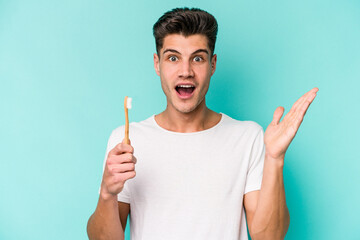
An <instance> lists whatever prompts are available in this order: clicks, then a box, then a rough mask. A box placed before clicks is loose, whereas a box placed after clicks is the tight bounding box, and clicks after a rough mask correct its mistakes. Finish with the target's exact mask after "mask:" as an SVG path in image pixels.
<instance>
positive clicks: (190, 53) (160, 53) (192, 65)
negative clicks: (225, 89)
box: [154, 8, 217, 113]
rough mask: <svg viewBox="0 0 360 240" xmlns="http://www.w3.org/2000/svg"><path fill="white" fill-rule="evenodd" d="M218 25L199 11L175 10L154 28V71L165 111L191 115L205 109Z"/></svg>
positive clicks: (164, 16)
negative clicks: (164, 104) (162, 95)
mask: <svg viewBox="0 0 360 240" xmlns="http://www.w3.org/2000/svg"><path fill="white" fill-rule="evenodd" d="M216 33H217V23H216V20H215V18H214V17H213V16H212V15H210V14H209V13H207V12H205V11H202V10H200V9H188V8H182V9H179V8H177V9H174V10H172V11H170V12H166V13H165V14H164V15H163V16H162V17H160V19H159V20H158V21H157V22H156V23H155V25H154V36H155V40H156V48H157V54H154V67H155V71H156V73H157V74H158V75H159V76H160V79H161V87H162V89H163V91H164V93H165V95H166V98H167V103H168V106H167V110H169V111H173V110H175V111H177V112H181V113H191V112H193V111H195V110H197V109H203V108H204V107H205V95H206V93H207V91H208V88H209V84H210V78H211V76H212V75H213V74H214V72H215V69H216V59H217V56H216V54H215V55H214V48H215V41H216Z"/></svg>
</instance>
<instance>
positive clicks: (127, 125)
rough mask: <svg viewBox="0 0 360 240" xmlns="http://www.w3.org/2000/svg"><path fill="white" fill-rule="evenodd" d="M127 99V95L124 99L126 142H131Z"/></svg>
mask: <svg viewBox="0 0 360 240" xmlns="http://www.w3.org/2000/svg"><path fill="white" fill-rule="evenodd" d="M127 99H128V97H127V96H126V97H125V100H124V110H125V143H126V144H129V143H130V141H129V114H128V108H127Z"/></svg>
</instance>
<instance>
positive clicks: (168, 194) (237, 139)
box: [104, 113, 265, 240]
mask: <svg viewBox="0 0 360 240" xmlns="http://www.w3.org/2000/svg"><path fill="white" fill-rule="evenodd" d="M263 135H264V133H263V129H262V127H261V126H260V125H258V124H257V123H255V122H252V121H238V120H235V119H232V118H230V117H229V116H227V115H225V114H223V113H222V117H221V120H220V122H219V123H218V124H217V125H215V126H214V127H212V128H210V129H207V130H204V131H199V132H193V133H178V132H172V131H168V130H166V129H164V128H162V127H160V126H159V125H158V124H157V123H156V121H155V118H154V116H151V117H150V118H148V119H146V120H144V121H142V122H139V123H131V124H130V139H131V144H132V146H133V147H134V155H135V157H136V158H137V163H136V165H135V171H136V176H135V178H133V179H129V180H128V181H126V182H125V185H124V188H123V190H122V191H121V192H120V194H119V195H118V201H121V202H126V203H129V204H130V231H131V239H132V240H140V239H141V240H161V239H166V240H177V239H179V240H184V239H186V240H189V239H196V240H201V239H206V240H212V239H214V240H215V239H216V240H219V239H227V240H232V239H234V240H235V239H236V240H245V239H248V237H247V229H246V219H245V213H244V207H243V197H244V194H246V193H248V192H250V191H254V190H259V189H260V187H261V180H262V172H263V165H264V153H265V148H264V141H263ZM123 138H124V127H123V126H121V127H118V128H116V129H115V130H114V131H113V132H112V134H111V136H110V138H109V142H108V146H107V151H106V156H105V160H106V157H107V154H108V152H109V151H110V150H111V149H112V148H114V147H115V145H117V144H118V143H120V142H122V140H123ZM104 164H105V162H104Z"/></svg>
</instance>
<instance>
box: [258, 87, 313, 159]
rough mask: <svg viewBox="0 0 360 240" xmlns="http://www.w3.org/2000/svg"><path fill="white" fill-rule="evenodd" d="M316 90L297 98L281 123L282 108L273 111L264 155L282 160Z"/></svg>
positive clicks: (265, 139)
mask: <svg viewBox="0 0 360 240" xmlns="http://www.w3.org/2000/svg"><path fill="white" fill-rule="evenodd" d="M318 90H319V89H317V88H313V89H311V90H310V91H309V92H307V93H305V94H304V95H303V96H302V97H301V98H299V99H298V100H297V101H296V102H295V103H294V105H293V106H292V108H291V109H290V111H289V112H288V114H286V115H285V117H284V119H283V120H282V121H281V122H280V119H281V117H282V115H283V113H284V108H283V107H278V108H277V109H276V110H275V112H274V117H273V121H272V122H271V123H270V124H269V126H268V127H267V129H266V131H265V136H264V142H265V147H266V154H267V155H268V156H270V157H272V158H276V159H279V158H284V156H285V152H286V150H287V148H288V147H289V145H290V143H291V141H292V140H293V139H294V137H295V134H296V132H297V130H298V129H299V127H300V124H301V122H302V121H303V119H304V116H305V113H306V111H307V109H308V108H309V106H310V104H311V103H312V101H313V100H314V98H315V97H316V92H317V91H318Z"/></svg>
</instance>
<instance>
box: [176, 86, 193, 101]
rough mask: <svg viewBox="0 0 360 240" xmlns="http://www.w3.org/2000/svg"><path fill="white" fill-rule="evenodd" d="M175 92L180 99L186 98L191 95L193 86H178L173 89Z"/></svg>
mask: <svg viewBox="0 0 360 240" xmlns="http://www.w3.org/2000/svg"><path fill="white" fill-rule="evenodd" d="M175 90H176V92H177V93H178V94H179V95H180V97H182V98H187V97H190V96H191V95H192V94H193V92H194V90H195V86H194V85H191V84H179V85H177V86H176V87H175Z"/></svg>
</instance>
